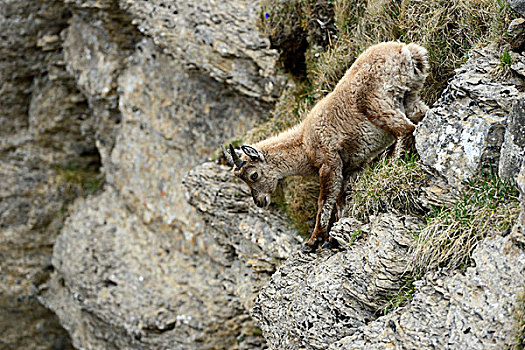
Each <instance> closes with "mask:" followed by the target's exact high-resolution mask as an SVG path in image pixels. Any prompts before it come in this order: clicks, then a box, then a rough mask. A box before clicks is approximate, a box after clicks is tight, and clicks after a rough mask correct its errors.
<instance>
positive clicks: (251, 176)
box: [250, 173, 259, 181]
mask: <svg viewBox="0 0 525 350" xmlns="http://www.w3.org/2000/svg"><path fill="white" fill-rule="evenodd" d="M258 177H259V174H257V173H253V174H251V175H250V180H252V181H255V180H257V178H258Z"/></svg>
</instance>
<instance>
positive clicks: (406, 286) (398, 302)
mask: <svg viewBox="0 0 525 350" xmlns="http://www.w3.org/2000/svg"><path fill="white" fill-rule="evenodd" d="M415 293H416V287H415V286H414V279H413V278H412V277H408V278H407V279H405V282H404V283H403V285H402V286H401V288H399V290H398V291H397V293H396V294H395V295H393V296H392V297H390V298H385V299H384V300H385V305H384V306H383V308H382V309H381V310H380V311H379V314H380V315H382V316H383V315H387V314H389V313H390V312H391V311H393V310H395V309H396V308H398V307H402V306H405V305H406V304H408V302H409V301H410V300H412V298H413V297H414V294H415Z"/></svg>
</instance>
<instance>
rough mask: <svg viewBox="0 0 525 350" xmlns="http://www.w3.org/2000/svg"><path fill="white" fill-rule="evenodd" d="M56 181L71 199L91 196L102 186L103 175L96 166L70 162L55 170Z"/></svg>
mask: <svg viewBox="0 0 525 350" xmlns="http://www.w3.org/2000/svg"><path fill="white" fill-rule="evenodd" d="M55 170H56V172H57V180H58V181H59V182H60V183H62V184H63V185H64V186H65V190H66V192H68V193H69V196H70V197H72V198H75V197H78V196H83V197H86V196H88V195H92V194H94V193H95V192H97V191H98V190H99V189H101V188H102V186H103V185H104V178H103V175H102V174H101V173H100V171H99V165H98V163H97V164H86V165H84V164H81V163H79V162H76V161H71V162H69V163H67V164H66V165H64V166H59V167H57V168H56V169H55Z"/></svg>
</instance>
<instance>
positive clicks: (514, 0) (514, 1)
mask: <svg viewBox="0 0 525 350" xmlns="http://www.w3.org/2000/svg"><path fill="white" fill-rule="evenodd" d="M507 2H508V3H509V6H510V7H511V8H512V9H513V10H514V11H516V12H517V13H518V14H519V15H520V16H521V17H525V1H524V0H508V1H507Z"/></svg>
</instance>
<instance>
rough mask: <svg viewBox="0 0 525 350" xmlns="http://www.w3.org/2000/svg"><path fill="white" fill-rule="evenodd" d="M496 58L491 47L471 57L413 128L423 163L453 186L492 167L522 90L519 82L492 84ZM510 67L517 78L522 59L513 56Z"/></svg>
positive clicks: (523, 59)
mask: <svg viewBox="0 0 525 350" xmlns="http://www.w3.org/2000/svg"><path fill="white" fill-rule="evenodd" d="M499 58H500V57H499V51H498V50H497V49H496V48H495V47H488V48H485V49H483V50H480V51H474V52H472V55H471V58H470V59H469V60H468V61H467V63H465V64H464V65H463V66H461V68H459V69H457V70H456V75H455V77H454V79H452V81H451V82H450V84H449V86H448V87H447V89H446V90H445V91H444V92H443V95H442V96H441V98H440V99H439V101H438V102H436V104H435V105H434V106H433V108H432V109H430V110H429V111H428V113H427V115H426V116H425V118H424V119H423V120H422V121H421V123H419V124H418V126H417V128H416V131H415V139H416V149H417V151H418V153H419V154H420V155H421V159H422V161H423V163H424V164H425V165H427V166H429V167H431V168H433V169H435V170H436V171H437V172H438V173H439V174H440V175H442V176H443V177H445V178H446V179H447V181H448V182H449V184H450V185H452V186H454V187H460V186H461V183H462V182H463V181H468V180H470V179H472V178H474V177H475V176H477V175H478V174H479V173H480V172H484V173H491V172H495V171H496V169H497V167H498V163H499V158H500V149H501V145H502V144H503V140H504V134H505V126H506V119H507V116H508V115H509V113H510V111H511V109H512V105H513V103H514V101H516V100H517V99H519V98H521V96H522V95H521V94H520V92H519V89H520V87H521V86H522V85H523V80H522V79H521V78H515V79H511V78H508V79H505V80H504V81H503V80H502V79H498V77H497V72H498V69H500V68H499V67H501V62H500V59H499ZM512 62H513V65H512V66H511V67H510V68H511V69H513V70H515V71H516V72H518V74H519V71H520V70H521V68H520V67H521V66H520V64H522V63H523V62H525V58H524V56H523V55H519V54H513V55H512Z"/></svg>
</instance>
